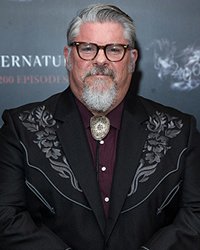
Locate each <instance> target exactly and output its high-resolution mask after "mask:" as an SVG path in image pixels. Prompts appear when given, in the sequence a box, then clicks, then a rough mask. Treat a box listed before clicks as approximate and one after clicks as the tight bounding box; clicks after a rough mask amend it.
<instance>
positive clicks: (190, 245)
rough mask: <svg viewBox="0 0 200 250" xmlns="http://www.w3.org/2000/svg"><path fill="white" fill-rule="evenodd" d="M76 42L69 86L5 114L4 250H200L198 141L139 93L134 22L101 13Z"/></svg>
mask: <svg viewBox="0 0 200 250" xmlns="http://www.w3.org/2000/svg"><path fill="white" fill-rule="evenodd" d="M67 38H68V46H67V47H66V48H65V49H64V53H65V57H66V63H67V69H68V74H69V82H70V86H69V88H68V89H67V90H66V91H64V92H63V93H59V94H56V95H54V96H52V97H50V98H49V99H47V100H45V101H43V102H38V103H34V104H28V105H25V106H23V107H20V108H17V109H13V110H9V111H5V112H4V114H3V119H4V125H3V127H2V128H1V132H0V183H1V184H0V249H1V250H37V249H40V250H64V249H73V250H89V249H90V250H105V249H107V250H136V249H146V250H148V249H150V250H198V249H200V181H199V180H200V135H199V133H198V132H197V130H196V128H195V121H194V119H193V118H192V117H191V116H189V115H186V114H183V113H181V112H179V111H177V110H175V109H172V108H168V107H164V106H162V105H160V104H157V103H154V102H152V101H149V100H146V99H144V98H142V97H136V96H135V95H133V94H132V93H131V90H130V89H131V88H130V85H131V77H132V73H133V71H134V68H135V63H136V60H137V56H138V52H137V50H136V49H135V47H134V45H135V27H134V24H133V21H132V19H131V18H130V17H129V16H128V15H127V14H125V13H124V12H122V11H121V10H120V9H118V8H117V7H115V6H111V5H106V4H96V5H92V6H89V7H88V8H86V9H84V10H83V11H82V12H80V14H79V15H78V16H77V17H75V18H74V19H73V20H72V22H71V24H70V26H69V29H68V33H67Z"/></svg>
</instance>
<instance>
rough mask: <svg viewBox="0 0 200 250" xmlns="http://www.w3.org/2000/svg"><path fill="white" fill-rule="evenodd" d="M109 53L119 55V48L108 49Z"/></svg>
mask: <svg viewBox="0 0 200 250" xmlns="http://www.w3.org/2000/svg"><path fill="white" fill-rule="evenodd" d="M109 52H110V53H113V54H114V53H120V52H121V48H119V47H111V48H109Z"/></svg>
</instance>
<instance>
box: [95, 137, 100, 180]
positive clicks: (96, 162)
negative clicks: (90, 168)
mask: <svg viewBox="0 0 200 250" xmlns="http://www.w3.org/2000/svg"><path fill="white" fill-rule="evenodd" d="M95 164H96V173H97V182H99V141H98V140H97V141H96V154H95Z"/></svg>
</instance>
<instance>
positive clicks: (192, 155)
mask: <svg viewBox="0 0 200 250" xmlns="http://www.w3.org/2000/svg"><path fill="white" fill-rule="evenodd" d="M195 124H196V123H195V122H194V121H193V120H192V122H191V130H190V131H191V133H190V137H189V139H188V149H187V151H186V152H185V156H184V157H183V159H182V160H181V162H180V164H184V177H183V187H182V197H181V199H180V205H179V207H180V209H179V212H178V214H177V216H176V218H175V220H174V222H173V224H171V225H169V226H166V227H164V228H162V229H161V230H159V231H158V232H157V233H156V234H155V235H154V236H153V237H152V239H150V240H149V242H147V243H146V244H145V245H144V246H142V247H141V249H143V250H144V249H145V250H198V249H200V134H199V133H198V132H197V130H196V126H195ZM177 146H178V145H177Z"/></svg>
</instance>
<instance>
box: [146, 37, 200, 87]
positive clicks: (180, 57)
mask: <svg viewBox="0 0 200 250" xmlns="http://www.w3.org/2000/svg"><path fill="white" fill-rule="evenodd" d="M151 47H152V48H153V53H154V54H153V56H154V68H155V70H156V71H157V74H158V77H159V78H160V79H161V80H164V79H167V80H169V81H170V82H171V88H172V89H176V90H180V91H186V90H188V91H189V90H193V89H196V88H197V87H199V86H200V47H197V46H194V45H189V46H187V47H186V48H185V49H183V50H182V51H177V45H176V43H175V42H170V41H169V40H167V39H161V40H156V41H154V42H153V43H152V46H151ZM148 49H149V48H148Z"/></svg>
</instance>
